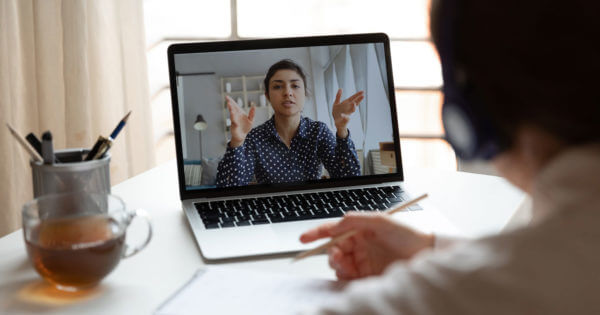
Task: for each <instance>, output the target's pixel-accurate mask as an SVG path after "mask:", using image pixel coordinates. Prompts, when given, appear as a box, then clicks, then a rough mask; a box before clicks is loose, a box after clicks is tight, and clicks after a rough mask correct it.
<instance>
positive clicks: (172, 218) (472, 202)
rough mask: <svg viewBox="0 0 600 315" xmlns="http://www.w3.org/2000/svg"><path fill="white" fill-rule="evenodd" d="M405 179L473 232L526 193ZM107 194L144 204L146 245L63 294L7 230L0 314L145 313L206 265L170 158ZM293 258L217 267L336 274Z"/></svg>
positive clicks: (422, 175) (482, 179) (492, 182)
mask: <svg viewBox="0 0 600 315" xmlns="http://www.w3.org/2000/svg"><path fill="white" fill-rule="evenodd" d="M406 178H407V182H409V183H410V185H409V188H413V189H417V190H420V191H427V192H429V194H430V202H431V203H433V204H435V206H436V207H437V208H438V209H439V210H442V211H443V212H444V213H445V214H446V215H447V217H448V218H449V219H450V220H451V221H452V222H453V223H454V224H455V225H456V226H457V227H458V228H460V229H461V230H463V231H465V232H466V233H467V234H470V235H483V234H486V233H495V232H498V231H499V230H500V229H501V228H502V227H504V226H505V224H506V223H507V222H508V220H509V219H510V217H511V216H512V214H513V212H514V211H515V209H516V208H517V207H518V206H519V204H520V203H521V202H522V200H523V197H524V196H523V194H522V193H520V192H519V191H517V190H516V189H514V188H512V187H511V186H510V185H509V184H508V183H506V182H505V181H504V180H502V179H500V178H497V177H493V176H485V175H475V174H469V173H460V172H443V171H442V172H440V171H433V170H418V171H409V172H407V174H406ZM112 192H113V194H116V195H119V196H121V197H122V198H123V199H124V200H125V202H126V203H127V205H128V207H129V208H131V209H134V208H144V209H146V210H148V212H149V213H150V215H151V216H152V220H153V225H154V237H153V239H152V241H151V242H150V244H149V245H148V247H147V248H146V249H144V250H143V251H142V252H140V253H139V254H137V255H135V256H133V257H131V258H129V259H125V260H122V261H121V263H120V264H119V266H117V268H116V269H115V270H114V271H113V273H111V274H110V275H109V276H108V277H107V278H105V279H104V281H103V282H102V283H101V285H100V286H98V287H97V288H95V289H93V290H90V291H89V292H85V293H84V294H80V295H77V296H73V295H70V296H65V295H64V294H62V293H60V292H57V291H56V290H54V289H52V288H51V287H50V286H49V285H46V284H44V282H43V281H42V280H41V278H40V277H39V276H38V275H37V273H36V272H35V270H34V269H33V267H31V265H30V264H29V261H28V260H27V253H26V251H25V246H24V242H23V236H22V232H21V231H20V230H19V231H16V232H14V233H12V234H9V235H7V236H5V237H3V238H1V239H0V313H8V314H15V313H16V314H21V313H44V314H69V313H70V314H84V313H85V314H150V313H152V312H153V311H154V310H155V309H156V308H157V307H158V306H159V305H160V304H161V303H162V302H163V301H164V300H165V299H166V298H167V297H169V296H170V295H171V294H172V293H173V292H174V291H175V290H176V289H177V288H179V287H180V286H181V285H182V284H183V283H184V282H185V281H186V280H188V279H189V278H190V277H191V276H192V275H193V273H194V272H195V271H196V270H197V269H198V268H199V267H201V266H203V265H205V263H204V262H203V260H202V257H201V255H200V252H199V250H198V248H197V246H196V243H195V241H194V239H193V236H192V234H191V232H190V230H189V227H188V224H187V222H186V219H185V217H184V214H183V212H182V211H181V207H180V201H179V192H178V185H177V175H176V164H175V161H171V162H169V163H166V164H163V165H161V166H158V167H156V168H154V169H152V170H150V171H147V172H145V173H143V174H140V175H138V176H136V177H134V178H131V179H129V180H127V181H125V182H123V183H121V184H119V185H116V186H115V187H113V189H112ZM140 227H142V225H140ZM133 228H135V226H134V227H133ZM140 230H141V228H140ZM132 234H133V233H132ZM290 259H291V256H275V257H268V258H262V259H239V260H232V261H228V262H226V263H219V264H218V265H221V266H227V267H235V268H243V269H246V268H251V269H259V270H264V271H269V272H282V273H292V274H300V275H305V276H307V277H319V278H328V279H334V273H333V272H332V271H331V270H329V268H328V266H327V261H326V256H324V255H320V256H314V257H311V258H308V259H305V260H303V261H300V262H298V263H295V264H290V263H289V262H290ZM215 265H216V264H215Z"/></svg>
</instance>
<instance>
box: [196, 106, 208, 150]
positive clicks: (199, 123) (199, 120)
mask: <svg viewBox="0 0 600 315" xmlns="http://www.w3.org/2000/svg"><path fill="white" fill-rule="evenodd" d="M207 127H208V124H207V123H206V120H204V117H203V116H202V115H198V116H197V117H196V122H194V129H196V130H198V132H199V133H200V161H202V130H205V129H206V128H207Z"/></svg>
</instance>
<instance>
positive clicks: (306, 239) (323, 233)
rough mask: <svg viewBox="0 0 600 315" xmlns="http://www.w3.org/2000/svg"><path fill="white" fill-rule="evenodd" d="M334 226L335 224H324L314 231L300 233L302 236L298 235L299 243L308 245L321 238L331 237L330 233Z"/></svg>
mask: <svg viewBox="0 0 600 315" xmlns="http://www.w3.org/2000/svg"><path fill="white" fill-rule="evenodd" d="M335 224H336V223H335V222H331V223H325V224H323V225H320V226H318V227H316V228H314V229H311V230H308V231H306V232H304V233H302V235H300V242H302V243H310V242H313V241H316V240H318V239H321V238H326V237H331V233H330V231H331V228H332V227H333V226H334V225H335Z"/></svg>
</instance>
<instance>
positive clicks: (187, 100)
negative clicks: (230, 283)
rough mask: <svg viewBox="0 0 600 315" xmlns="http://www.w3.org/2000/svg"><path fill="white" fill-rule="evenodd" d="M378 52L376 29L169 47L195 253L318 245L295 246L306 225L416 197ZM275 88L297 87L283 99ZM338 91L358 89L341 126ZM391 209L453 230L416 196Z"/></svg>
mask: <svg viewBox="0 0 600 315" xmlns="http://www.w3.org/2000/svg"><path fill="white" fill-rule="evenodd" d="M390 58H391V57H390V44H389V39H388V37H387V36H386V35H385V34H382V33H373V34H353V35H336V36H315V37H296V38H278V39H261V40H242V41H223V42H202V43H183V44H174V45H171V46H170V47H169V49H168V61H169V76H170V87H171V96H172V104H173V108H172V109H173V122H174V133H175V145H176V154H177V171H178V178H179V191H180V197H181V200H182V207H183V211H184V213H185V215H186V217H187V220H188V222H189V226H190V228H191V231H192V233H193V235H194V237H195V240H196V242H197V244H198V247H199V249H200V252H201V253H202V256H203V257H204V258H205V259H206V260H221V259H229V258H235V257H247V256H261V255H270V254H281V253H293V252H298V251H302V250H307V249H310V248H313V247H315V246H317V245H319V243H318V242H316V243H313V244H301V243H300V241H299V236H300V234H301V233H303V232H305V231H306V230H308V229H310V228H313V227H316V226H318V225H321V224H323V223H325V222H331V221H336V220H340V218H341V217H342V216H343V215H344V214H345V213H346V212H348V211H365V212H378V211H382V210H385V209H388V208H392V207H394V206H396V205H398V204H399V203H402V202H404V201H407V200H408V199H410V198H411V197H415V196H417V195H416V193H414V192H409V191H407V189H406V185H405V183H404V176H403V171H402V159H401V147H400V138H399V135H398V119H397V108H396V101H395V96H394V83H393V77H392V70H391V69H392V66H391V60H390ZM290 64H291V65H293V66H297V67H298V68H299V70H298V69H297V68H293V69H290V67H289V66H290ZM276 65H278V66H281V65H283V68H277V66H276ZM271 67H273V68H274V69H275V70H276V71H274V72H273V73H274V75H273V76H271V77H270V79H269V81H268V82H265V78H266V76H267V73H268V71H269V69H270V68H271ZM286 67H287V68H286ZM277 69H279V70H277ZM284 70H286V71H287V72H285V71H284ZM290 71H291V72H290ZM300 72H301V73H302V74H303V75H304V77H302V76H301V75H300ZM286 73H287V75H288V76H290V79H289V80H288V79H286V78H287V77H282V78H283V79H282V78H280V79H277V78H279V76H278V75H283V74H286ZM294 78H295V79H294ZM286 80H287V81H286ZM276 83H277V84H276ZM284 89H287V90H285V91H286V92H285V93H288V90H289V91H292V90H293V92H289V93H299V94H298V95H300V94H302V95H303V96H301V97H300V96H298V95H296V94H293V95H294V97H295V98H294V102H292V103H291V105H290V103H289V102H288V103H285V104H284V103H282V102H280V100H281V96H280V95H283V94H277V93H282V92H281V91H282V90H284ZM340 89H341V97H340V102H342V101H344V100H346V99H349V98H351V97H353V96H354V97H355V98H353V99H351V100H357V99H358V98H356V96H355V95H356V93H357V92H359V91H363V94H362V95H363V98H362V99H361V100H360V104H359V105H358V106H356V107H355V110H354V112H351V111H347V112H346V113H347V115H348V117H349V120H348V121H347V124H346V130H347V132H346V133H345V134H344V132H343V131H342V135H340V134H338V132H337V128H336V124H335V119H334V117H333V111H334V107H333V104H334V103H335V102H336V96H337V93H338V91H340ZM278 95H279V96H278ZM290 95H292V94H290ZM288 96H289V95H288ZM288 96H286V97H288ZM228 98H229V99H230V101H229V102H228ZM272 102H273V103H272ZM228 103H229V106H228ZM232 104H233V105H232ZM288 105H289V106H292V107H293V108H292V107H289V108H288V107H286V106H288ZM232 106H235V108H233V107H232ZM336 108H339V107H336ZM292 109H294V110H295V111H293V110H292ZM231 111H235V112H236V113H237V114H236V115H237V116H235V117H232V114H231ZM286 115H287V116H286ZM239 117H242V118H244V119H247V120H248V121H250V124H251V125H250V126H251V127H250V129H248V128H246V129H243V128H242V127H240V126H241V125H242V123H241V120H240V119H241V118H239ZM282 117H283V118H282ZM290 117H292V118H290ZM293 117H295V119H296V120H294V119H293ZM298 117H299V119H298ZM338 117H340V116H339V115H338ZM288 118H289V119H288ZM232 120H233V121H232ZM284 121H285V122H286V123H289V124H290V125H293V126H297V128H298V129H297V131H296V134H295V135H294V136H293V137H292V138H291V140H290V139H289V138H285V137H282V136H281V135H282V133H281V132H280V130H279V129H278V128H279V127H278V126H280V125H281V124H284V123H282V122H284ZM298 121H299V122H298ZM277 123H279V124H280V125H277ZM294 124H295V125H294ZM246 126H248V125H246ZM286 126H287V125H286ZM240 130H242V131H243V132H242V134H245V138H243V137H242V138H243V141H240ZM232 132H233V134H232ZM343 135H345V137H343ZM284 139H287V142H286V140H284ZM234 143H235V144H234ZM395 217H396V218H397V219H398V220H400V221H402V222H404V223H405V224H408V225H410V226H413V227H415V228H417V229H421V230H425V231H430V230H436V231H450V232H451V231H454V230H455V228H454V227H453V226H452V225H451V223H449V221H448V220H447V219H446V218H444V217H443V215H442V214H441V213H440V212H439V211H436V210H434V209H432V208H430V206H428V205H427V202H426V201H424V202H421V203H419V204H418V205H415V206H412V207H410V208H409V209H406V211H402V212H399V213H398V214H397V215H396V216H395Z"/></svg>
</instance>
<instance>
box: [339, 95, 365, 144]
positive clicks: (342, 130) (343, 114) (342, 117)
mask: <svg viewBox="0 0 600 315" xmlns="http://www.w3.org/2000/svg"><path fill="white" fill-rule="evenodd" d="M341 97H342V89H339V90H338V92H337V94H336V96H335V101H334V102H333V111H332V114H333V121H334V123H335V128H336V129H337V135H338V137H340V138H346V137H347V136H348V129H347V128H346V126H347V125H348V122H349V121H350V115H351V114H352V113H354V111H355V110H356V108H357V107H358V104H359V103H360V102H361V101H362V100H363V99H364V98H365V93H364V92H363V91H359V92H357V93H356V94H354V95H352V96H350V97H349V98H347V99H345V100H344V101H343V102H340V99H341Z"/></svg>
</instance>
